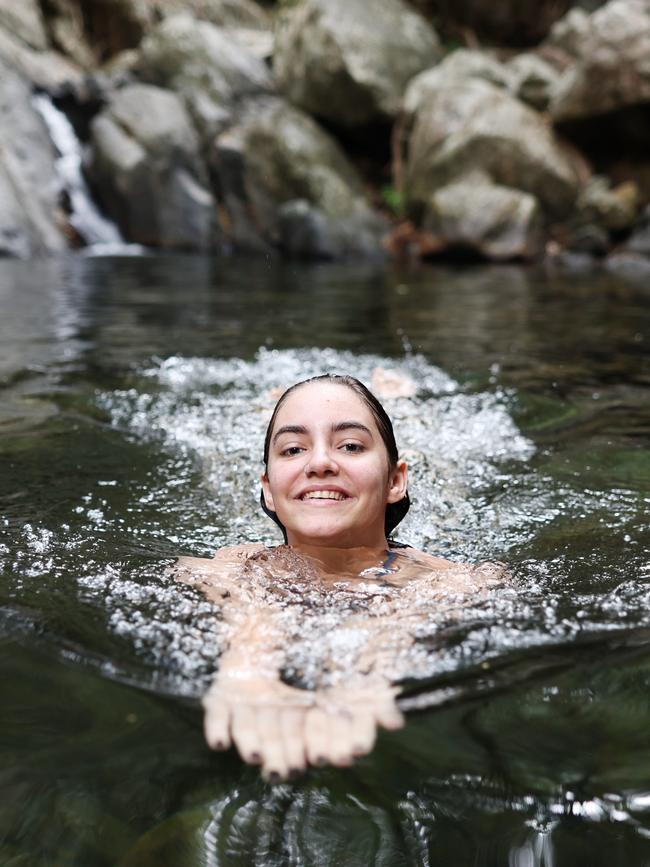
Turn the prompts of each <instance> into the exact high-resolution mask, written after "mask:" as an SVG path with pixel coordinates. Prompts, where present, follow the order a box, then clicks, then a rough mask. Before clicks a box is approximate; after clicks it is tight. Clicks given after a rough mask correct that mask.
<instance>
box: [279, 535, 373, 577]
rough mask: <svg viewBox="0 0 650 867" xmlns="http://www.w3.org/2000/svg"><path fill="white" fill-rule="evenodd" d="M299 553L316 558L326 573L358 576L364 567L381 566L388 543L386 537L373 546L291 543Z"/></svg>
mask: <svg viewBox="0 0 650 867" xmlns="http://www.w3.org/2000/svg"><path fill="white" fill-rule="evenodd" d="M290 547H291V548H292V549H293V550H294V551H297V552H298V553H299V554H304V555H306V556H307V557H310V558H311V559H312V560H315V561H316V563H317V565H318V567H319V568H320V569H321V570H322V571H323V572H325V573H329V574H332V575H337V576H341V577H343V576H347V577H353V576H357V575H358V574H359V573H360V572H363V570H364V569H370V568H372V567H373V566H379V565H380V564H381V563H383V561H384V560H385V559H386V551H387V550H388V543H387V541H386V539H383V541H382V542H379V543H378V544H376V545H373V546H370V547H368V546H358V547H349V548H347V547H346V548H334V547H329V546H323V545H309V544H303V543H300V542H295V543H293V544H290Z"/></svg>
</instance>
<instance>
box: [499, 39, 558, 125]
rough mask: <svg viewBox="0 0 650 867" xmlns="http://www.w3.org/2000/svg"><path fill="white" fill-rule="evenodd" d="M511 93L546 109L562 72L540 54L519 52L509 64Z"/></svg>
mask: <svg viewBox="0 0 650 867" xmlns="http://www.w3.org/2000/svg"><path fill="white" fill-rule="evenodd" d="M507 68H508V70H509V72H510V74H511V82H510V90H511V93H512V94H513V95H514V96H516V97H517V98H518V99H520V100H521V101H522V102H525V103H527V104H528V105H530V106H532V107H533V108H535V109H537V110H538V111H546V109H547V108H548V106H549V103H550V101H551V97H552V94H553V91H554V88H556V87H557V83H558V81H559V78H560V73H559V72H558V71H557V70H556V69H555V67H553V66H551V64H550V63H548V62H547V61H546V60H544V58H543V57H540V56H539V54H535V53H533V52H532V51H527V52H524V53H523V54H517V55H516V56H515V57H514V58H513V59H512V60H511V61H510V62H509V63H508V64H507Z"/></svg>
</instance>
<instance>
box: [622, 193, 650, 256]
mask: <svg viewBox="0 0 650 867" xmlns="http://www.w3.org/2000/svg"><path fill="white" fill-rule="evenodd" d="M625 247H626V249H627V250H629V251H630V252H631V253H639V254H641V255H642V256H649V257H650V205H646V207H645V209H644V210H643V213H642V214H641V216H640V218H639V220H638V221H637V224H636V226H635V228H634V231H633V232H632V234H631V235H630V237H629V238H628V241H627V243H626V245H625Z"/></svg>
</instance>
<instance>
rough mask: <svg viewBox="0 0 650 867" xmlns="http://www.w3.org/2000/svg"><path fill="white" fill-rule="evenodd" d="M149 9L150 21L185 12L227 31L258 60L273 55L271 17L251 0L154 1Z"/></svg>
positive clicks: (266, 58)
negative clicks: (154, 18)
mask: <svg viewBox="0 0 650 867" xmlns="http://www.w3.org/2000/svg"><path fill="white" fill-rule="evenodd" d="M149 8H150V10H151V14H152V18H153V16H156V17H157V18H159V19H161V18H169V17H171V16H174V15H178V14H180V13H188V14H190V15H191V16H192V17H193V18H197V19H199V20H201V21H208V22H209V23H210V24H216V25H217V27H221V28H223V29H225V30H227V31H228V35H229V36H230V37H232V38H233V39H234V40H235V41H236V42H238V43H240V45H242V46H243V47H244V48H245V49H246V50H247V51H249V52H250V53H251V54H253V55H254V56H255V57H257V58H258V59H260V60H268V59H269V58H271V57H272V56H273V44H274V37H273V22H272V20H271V16H270V15H269V13H268V12H267V11H266V10H265V9H263V8H262V7H261V6H259V5H258V4H257V3H255V2H253V0H153V2H152V3H151V5H150V7H149ZM149 29H151V28H149Z"/></svg>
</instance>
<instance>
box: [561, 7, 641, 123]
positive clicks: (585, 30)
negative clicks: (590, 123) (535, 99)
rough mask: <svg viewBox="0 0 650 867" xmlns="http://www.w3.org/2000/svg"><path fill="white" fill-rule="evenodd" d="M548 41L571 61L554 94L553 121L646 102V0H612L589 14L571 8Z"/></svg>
mask: <svg viewBox="0 0 650 867" xmlns="http://www.w3.org/2000/svg"><path fill="white" fill-rule="evenodd" d="M548 42H549V45H550V46H555V47H557V48H560V49H562V50H564V51H566V52H567V54H568V55H570V56H571V58H572V60H573V62H572V63H570V64H569V66H568V67H567V69H566V70H565V71H564V73H563V74H562V76H561V77H560V78H559V81H558V82H557V85H556V87H555V88H554V91H553V94H552V99H551V103H550V112H551V115H552V117H553V119H554V120H555V121H562V122H564V121H572V120H577V119H581V118H585V117H591V116H594V115H599V114H605V113H607V112H611V111H615V110H617V109H621V108H625V107H626V106H630V105H636V104H639V103H646V102H648V101H650V0H611V2H609V3H607V4H606V5H605V6H603V7H602V8H601V9H598V10H597V11H596V12H594V13H593V14H592V15H587V14H586V13H585V12H583V11H581V10H574V11H573V12H572V13H570V15H568V16H567V17H566V19H562V21H559V22H558V23H557V25H556V26H555V28H554V29H553V31H552V32H551V35H550V37H549V40H548Z"/></svg>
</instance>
